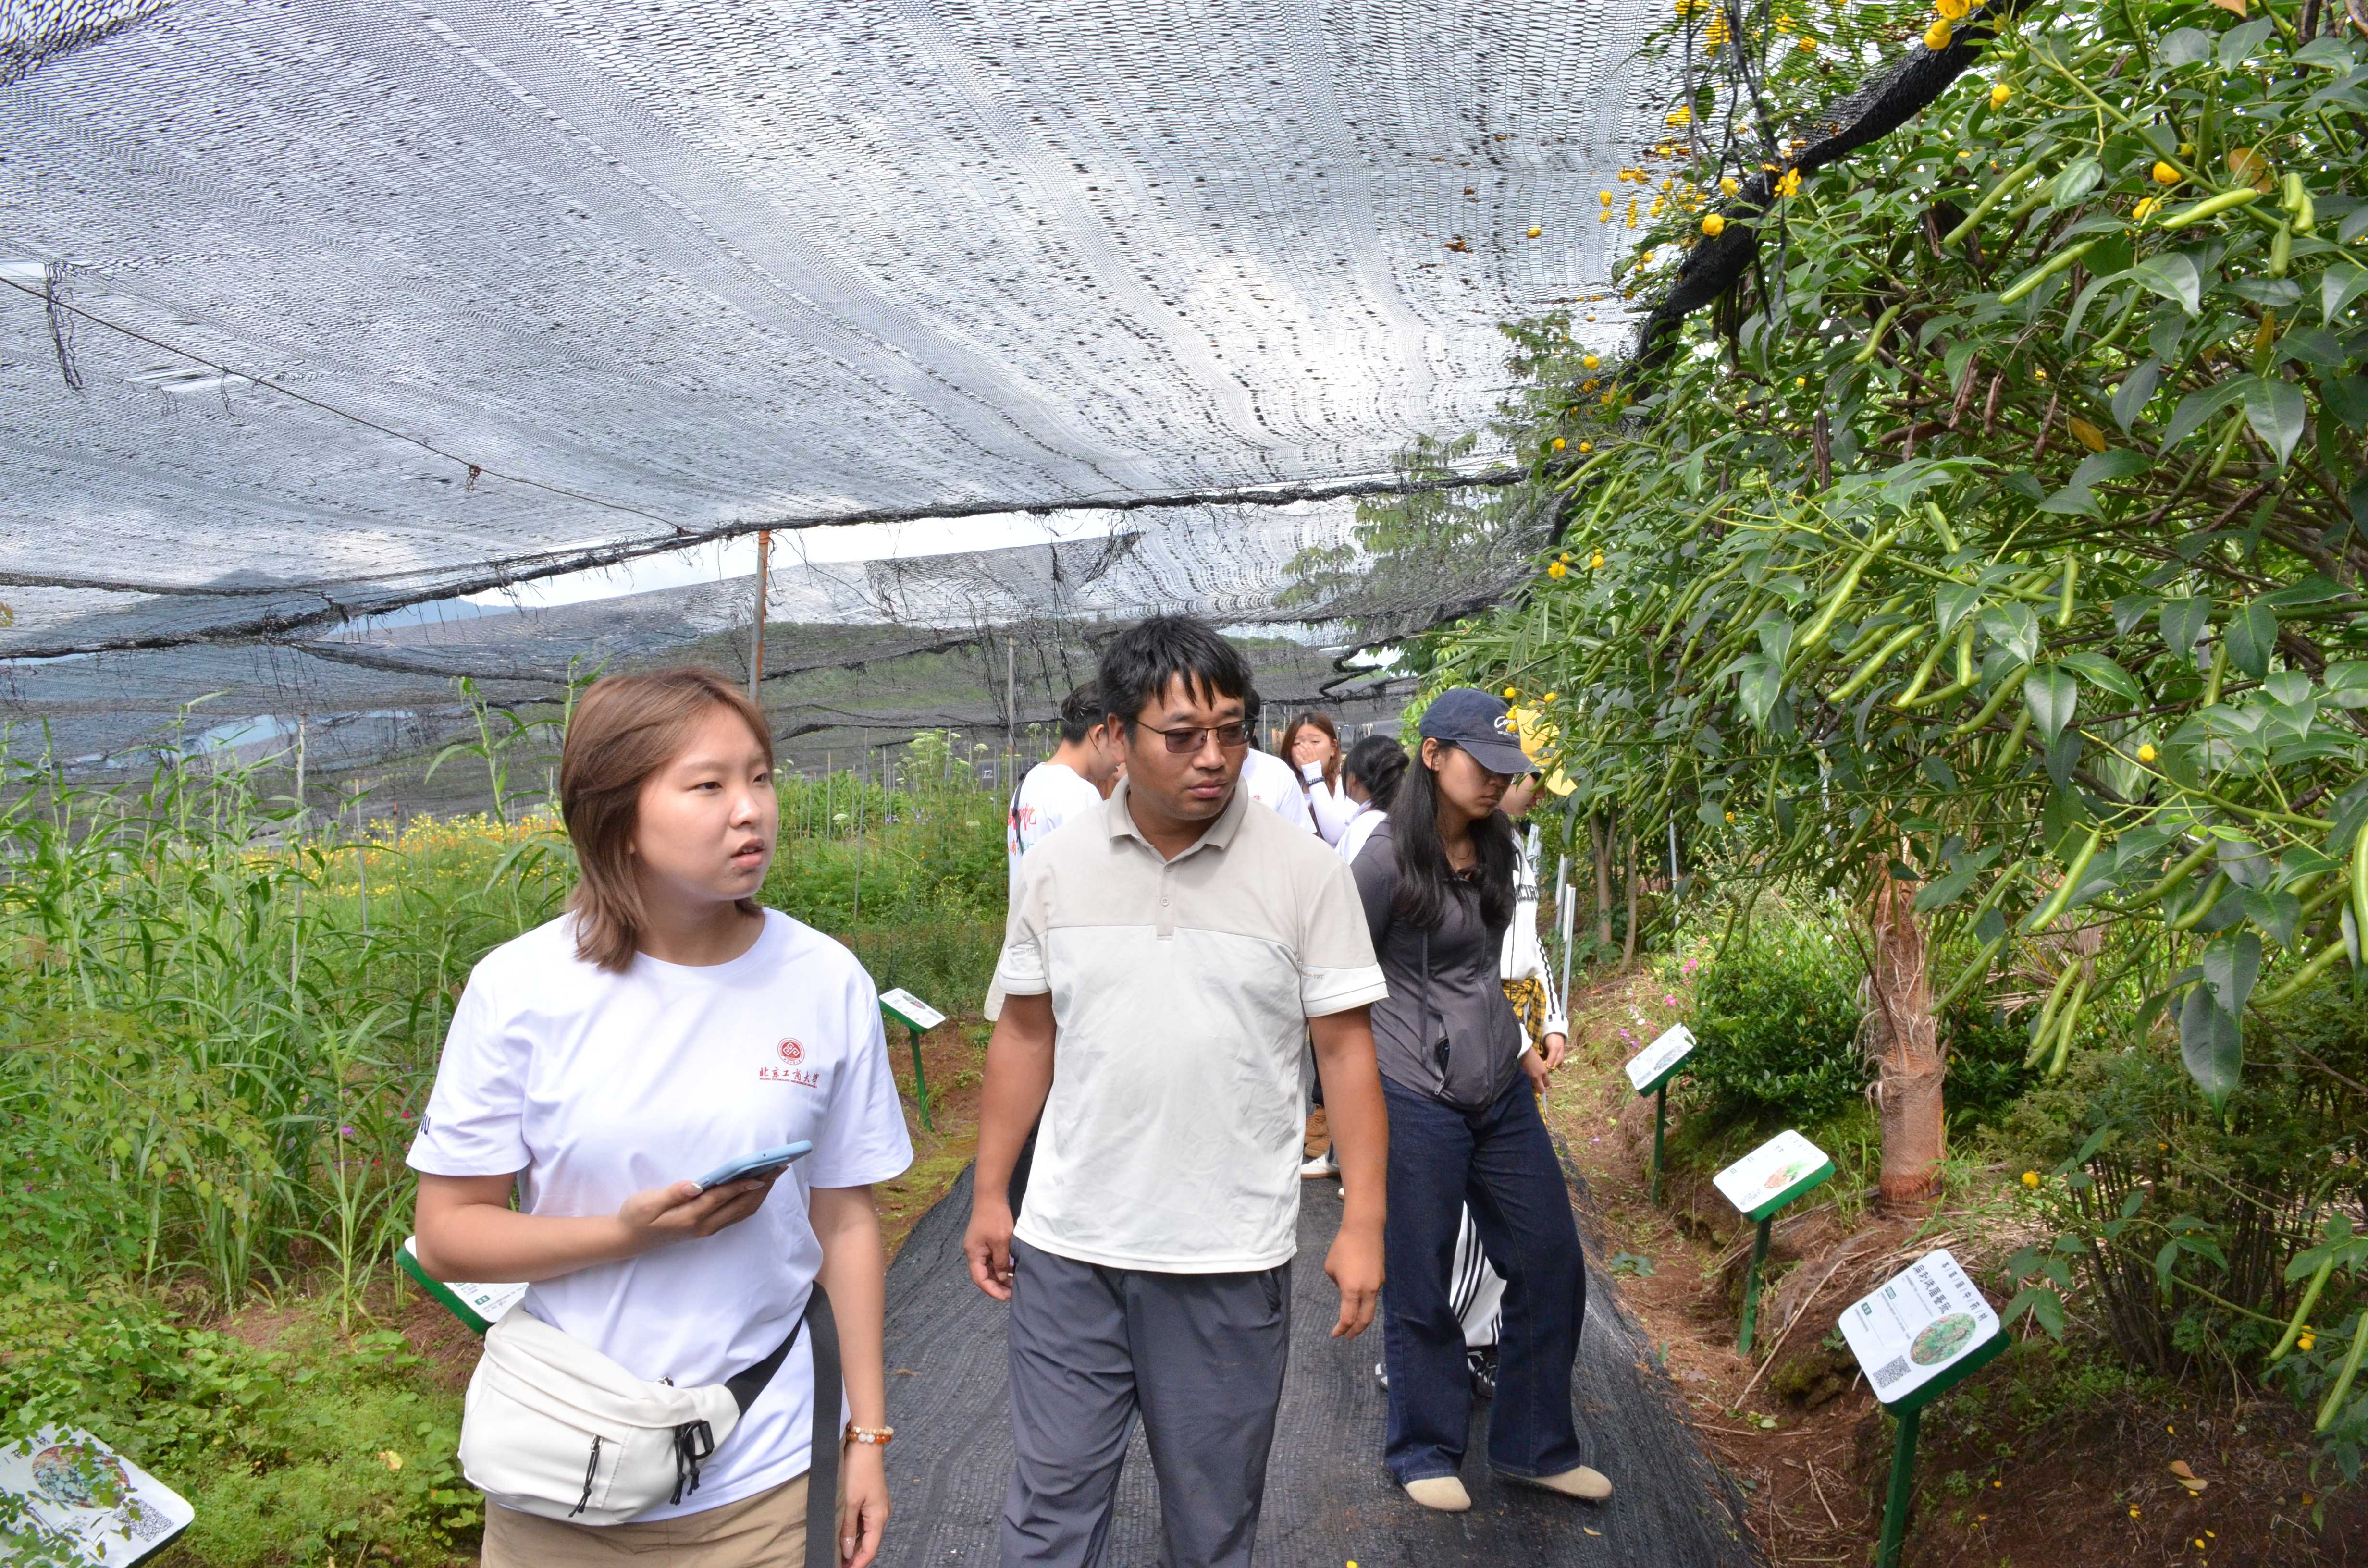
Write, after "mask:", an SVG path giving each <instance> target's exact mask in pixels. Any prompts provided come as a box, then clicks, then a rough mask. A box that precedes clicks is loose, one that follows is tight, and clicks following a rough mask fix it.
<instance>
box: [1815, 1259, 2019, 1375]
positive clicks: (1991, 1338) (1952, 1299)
mask: <svg viewBox="0 0 2368 1568" xmlns="http://www.w3.org/2000/svg"><path fill="white" fill-rule="evenodd" d="M1841 1328H1842V1337H1843V1338H1845V1339H1847V1340H1849V1341H1850V1354H1851V1355H1853V1356H1855V1357H1857V1358H1858V1364H1859V1368H1860V1369H1861V1370H1862V1371H1864V1372H1865V1373H1866V1381H1867V1382H1868V1383H1869V1384H1870V1385H1871V1386H1872V1387H1873V1390H1874V1397H1875V1398H1877V1399H1879V1400H1881V1401H1882V1402H1883V1403H1885V1404H1889V1405H1896V1406H1899V1407H1901V1408H1903V1409H1905V1408H1911V1407H1920V1406H1921V1405H1922V1404H1923V1403H1924V1402H1925V1401H1927V1400H1929V1399H1930V1398H1932V1397H1933V1396H1934V1395H1935V1394H1938V1393H1940V1392H1942V1391H1943V1390H1945V1389H1947V1388H1949V1387H1951V1386H1952V1385H1953V1384H1955V1383H1956V1382H1957V1381H1958V1380H1959V1379H1961V1378H1963V1377H1964V1376H1965V1375H1966V1374H1967V1373H1969V1372H1971V1371H1973V1370H1974V1369H1975V1368H1977V1367H1979V1366H1981V1365H1983V1364H1984V1363H1985V1362H1987V1361H1988V1360H1989V1358H1991V1357H1993V1356H1995V1355H1997V1354H1998V1352H1999V1351H2001V1350H2003V1349H2005V1348H2006V1343H2007V1341H2006V1335H2003V1334H2001V1333H1999V1332H1998V1313H1997V1312H1994V1311H1993V1310H1991V1307H1990V1304H1989V1301H1987V1299H1986V1298H1985V1297H1984V1296H1983V1295H1982V1292H1981V1290H1980V1288H1979V1287H1977V1286H1976V1285H1975V1283H1974V1282H1973V1281H1972V1280H1971V1279H1969V1278H1966V1277H1965V1271H1964V1269H1963V1268H1961V1267H1958V1264H1957V1260H1956V1259H1955V1258H1954V1257H1952V1256H1950V1255H1949V1252H1948V1250H1947V1249H1946V1248H1942V1249H1941V1250H1940V1251H1938V1252H1929V1253H1926V1254H1925V1255H1924V1256H1922V1257H1919V1258H1918V1259H1917V1260H1916V1261H1915V1262H1914V1263H1911V1264H1909V1265H1908V1266H1907V1271H1906V1272H1904V1273H1901V1274H1898V1275H1895V1276H1894V1277H1892V1278H1890V1279H1887V1280H1885V1281H1884V1283H1883V1284H1881V1285H1879V1286H1877V1287H1876V1288H1875V1290H1874V1292H1873V1294H1872V1295H1869V1296H1867V1297H1865V1298H1864V1299H1863V1300H1861V1301H1859V1302H1857V1303H1856V1304H1855V1305H1853V1306H1852V1307H1851V1308H1850V1311H1848V1312H1844V1313H1843V1314H1842V1324H1841Z"/></svg>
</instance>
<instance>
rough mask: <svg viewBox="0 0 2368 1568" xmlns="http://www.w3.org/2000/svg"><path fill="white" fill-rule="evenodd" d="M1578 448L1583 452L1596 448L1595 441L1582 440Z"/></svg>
mask: <svg viewBox="0 0 2368 1568" xmlns="http://www.w3.org/2000/svg"><path fill="white" fill-rule="evenodd" d="M1578 449H1579V450H1580V451H1582V452H1591V451H1593V450H1595V443H1594V442H1592V441H1581V442H1580V443H1579V444H1578Z"/></svg>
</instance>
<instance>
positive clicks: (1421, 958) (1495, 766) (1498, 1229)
mask: <svg viewBox="0 0 2368 1568" xmlns="http://www.w3.org/2000/svg"><path fill="white" fill-rule="evenodd" d="M1419 729H1420V733H1421V735H1422V750H1421V753H1420V755H1419V756H1417V757H1416V758H1415V760H1414V763H1413V765H1412V766H1411V767H1408V768H1407V769H1406V778H1405V779H1404V780H1403V781H1402V782H1401V783H1400V784H1399V785H1398V789H1397V793H1396V797H1395V800H1393V801H1392V802H1391V804H1390V809H1389V815H1388V817H1387V818H1386V819H1385V820H1384V821H1383V823H1382V824H1381V825H1380V826H1379V827H1378V828H1376V829H1375V830H1374V832H1373V835H1372V838H1371V839H1369V840H1368V841H1367V842H1366V845H1365V846H1364V848H1363V849H1362V850H1361V851H1360V853H1359V854H1358V856H1357V858H1356V860H1355V861H1354V862H1353V864H1352V867H1351V869H1353V871H1354V872H1355V874H1356V879H1357V891H1358V893H1359V894H1360V897H1361V898H1362V900H1363V902H1364V905H1365V919H1366V923H1367V925H1368V926H1371V928H1372V934H1373V947H1374V949H1375V951H1376V952H1377V953H1378V954H1379V955H1380V958H1381V962H1382V973H1383V977H1384V978H1385V979H1386V980H1387V981H1388V983H1389V988H1390V994H1389V996H1388V998H1387V1000H1385V1001H1383V1002H1381V1003H1378V1004H1376V1005H1375V1006H1374V1008H1373V1038H1374V1043H1375V1045H1376V1047H1377V1049H1378V1051H1379V1053H1380V1059H1381V1068H1382V1089H1383V1095H1384V1096H1386V1098H1387V1100H1388V1104H1389V1112H1390V1164H1389V1193H1388V1199H1389V1212H1388V1220H1387V1221H1386V1231H1385V1236H1386V1245H1387V1249H1388V1250H1387V1267H1388V1283H1387V1284H1386V1285H1385V1286H1384V1287H1383V1291H1382V1318H1383V1355H1384V1357H1385V1360H1386V1365H1387V1367H1388V1376H1389V1434H1388V1438H1387V1446H1386V1449H1385V1451H1384V1460H1385V1462H1386V1463H1387V1464H1388V1466H1389V1469H1390V1473H1391V1475H1393V1476H1394V1477H1395V1478H1396V1480H1397V1482H1398V1483H1399V1484H1400V1485H1402V1486H1404V1487H1405V1488H1406V1494H1407V1495H1408V1496H1410V1497H1412V1498H1413V1499H1414V1500H1415V1501H1416V1502H1417V1503H1420V1504H1421V1505H1423V1506H1425V1507H1429V1508H1437V1509H1440V1510H1442V1511H1446V1512H1451V1513H1458V1512H1462V1511H1463V1510H1464V1509H1466V1508H1469V1507H1470V1506H1472V1498H1471V1494H1470V1493H1469V1492H1468V1491H1466V1490H1465V1488H1464V1485H1463V1481H1462V1479H1461V1478H1460V1477H1459V1476H1458V1474H1457V1471H1459V1470H1460V1469H1461V1467H1462V1465H1463V1437H1464V1433H1465V1431H1466V1430H1467V1429H1468V1425H1469V1421H1470V1416H1471V1410H1472V1393H1473V1390H1472V1379H1471V1375H1470V1373H1469V1371H1468V1369H1467V1367H1466V1363H1465V1359H1464V1336H1463V1324H1462V1323H1461V1322H1460V1321H1459V1320H1458V1318H1457V1316H1456V1312H1455V1308H1454V1305H1453V1302H1452V1300H1451V1297H1450V1278H1449V1277H1450V1271H1451V1268H1452V1263H1453V1259H1454V1255H1455V1236H1456V1231H1457V1228H1458V1225H1459V1222H1460V1220H1461V1215H1462V1211H1463V1207H1464V1206H1465V1205H1466V1204H1467V1203H1468V1204H1469V1205H1470V1206H1471V1210H1472V1218H1473V1222H1474V1224H1475V1225H1476V1226H1477V1227H1478V1228H1479V1232H1480V1241H1481V1244H1482V1247H1483V1248H1484V1250H1485V1251H1486V1254H1487V1256H1488V1259H1489V1261H1490V1262H1491V1263H1493V1264H1495V1265H1496V1267H1497V1272H1499V1273H1501V1274H1502V1275H1503V1276H1504V1277H1505V1306H1504V1330H1503V1340H1502V1345H1501V1348H1500V1351H1499V1358H1498V1367H1497V1393H1496V1398H1495V1401H1494V1405H1493V1409H1492V1411H1491V1413H1490V1415H1489V1421H1488V1460H1489V1463H1490V1464H1491V1465H1492V1466H1494V1467H1495V1469H1496V1471H1497V1473H1498V1474H1500V1475H1502V1476H1505V1477H1507V1478H1508V1479H1509V1480H1513V1481H1518V1482H1522V1483H1528V1484H1531V1485H1534V1486H1540V1487H1543V1488H1545V1489H1546V1490H1548V1491H1552V1492H1558V1493H1561V1494H1565V1495H1566V1496H1572V1497H1584V1498H1588V1499H1589V1500H1593V1501H1600V1500H1601V1499H1602V1498H1605V1497H1608V1496H1610V1495H1611V1482H1610V1481H1608V1480H1606V1479H1605V1478H1604V1476H1603V1475H1602V1473H1601V1472H1600V1471H1596V1470H1594V1469H1592V1468H1590V1467H1588V1465H1586V1464H1585V1463H1583V1462H1581V1461H1582V1459H1583V1457H1584V1456H1583V1454H1582V1452H1581V1449H1580V1446H1579V1440H1578V1431H1577V1423H1576V1422H1575V1420H1574V1419H1573V1417H1572V1414H1571V1403H1570V1377H1571V1363H1572V1362H1573V1360H1574V1359H1576V1358H1577V1354H1578V1334H1579V1323H1580V1319H1581V1315H1582V1313H1583V1312H1584V1311H1585V1308H1586V1292H1587V1278H1586V1270H1585V1267H1584V1264H1583V1262H1582V1260H1581V1258H1580V1256H1579V1246H1578V1227H1577V1223H1576V1221H1574V1220H1573V1218H1572V1216H1571V1210H1570V1193H1569V1189H1568V1188H1567V1187H1565V1185H1564V1181H1563V1174H1562V1166H1561V1165H1560V1163H1559V1162H1558V1161H1557V1160H1556V1159H1555V1157H1554V1145H1553V1143H1552V1142H1551V1141H1550V1140H1549V1139H1548V1138H1547V1136H1546V1129H1545V1123H1544V1121H1543V1119H1542V1118H1541V1117H1540V1116H1539V1114H1538V1105H1537V1097H1536V1096H1537V1093H1538V1091H1539V1090H1540V1089H1542V1088H1543V1085H1544V1084H1545V1081H1546V1075H1547V1074H1550V1073H1552V1072H1553V1071H1554V1068H1555V1067H1556V1066H1558V1065H1560V1057H1561V1054H1562V1051H1561V1050H1560V1049H1559V1046H1560V1037H1558V1036H1554V1037H1549V1038H1548V1040H1547V1042H1546V1045H1547V1049H1548V1051H1550V1052H1551V1054H1550V1055H1547V1056H1541V1055H1540V1054H1539V1053H1538V1051H1534V1050H1532V1049H1531V1046H1530V1043H1529V1040H1528V1038H1527V1036H1526V1035H1525V1034H1524V1033H1523V1031H1522V1028H1521V1024H1520V1019H1519V1018H1517V1017H1515V1016H1514V1013H1513V1007H1512V1004H1511V1003H1510V1002H1508V1000H1507V999H1506V996H1505V991H1504V987H1503V986H1502V985H1501V984H1500V983H1499V982H1498V975H1497V960H1498V958H1499V955H1500V954H1501V952H1502V950H1503V946H1504V938H1505V932H1506V930H1507V928H1508V926H1510V925H1511V922H1512V918H1513V910H1514V897H1515V895H1514V872H1515V862H1516V860H1517V859H1518V858H1519V855H1520V849H1519V846H1518V845H1517V844H1516V843H1515V841H1514V836H1513V828H1512V824H1510V823H1509V822H1508V821H1507V820H1506V818H1505V816H1504V813H1503V812H1499V811H1498V810H1497V802H1498V801H1500V800H1501V799H1502V798H1503V796H1504V793H1505V787H1506V785H1507V784H1508V782H1509V781H1510V780H1511V779H1512V778H1514V777H1515V776H1517V775H1520V774H1523V773H1526V772H1528V771H1529V768H1530V763H1529V760H1528V758H1527V757H1526V756H1524V755H1523V754H1522V751H1521V747H1520V741H1519V739H1518V737H1517V735H1516V733H1515V731H1514V727H1513V723H1512V721H1511V720H1510V718H1509V717H1508V715H1507V712H1506V708H1505V704H1504V703H1502V702H1500V701H1498V700H1497V699H1496V698H1494V697H1492V696H1490V695H1489V694H1488V693H1486V692H1485V691H1477V690H1473V689H1471V688H1468V687H1458V688H1455V689H1453V690H1450V691H1446V692H1442V693H1440V696H1439V697H1438V699H1436V700H1434V701H1433V702H1432V703H1431V705H1430V707H1429V710H1428V711H1427V712H1425V713H1424V715H1423V718H1422V722H1421V724H1420V726H1419Z"/></svg>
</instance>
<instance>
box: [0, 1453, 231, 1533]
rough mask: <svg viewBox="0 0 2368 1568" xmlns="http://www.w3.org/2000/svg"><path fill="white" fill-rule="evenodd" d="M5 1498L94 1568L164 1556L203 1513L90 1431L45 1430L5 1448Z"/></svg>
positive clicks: (1, 1474) (1, 1460)
mask: <svg viewBox="0 0 2368 1568" xmlns="http://www.w3.org/2000/svg"><path fill="white" fill-rule="evenodd" d="M0 1492H6V1493H7V1494H10V1495H12V1496H13V1497H15V1498H16V1499H17V1501H18V1503H19V1504H21V1505H22V1506H23V1509H24V1511H25V1513H26V1514H27V1515H28V1516H30V1518H29V1522H31V1523H33V1524H35V1525H38V1526H39V1527H40V1528H41V1529H43V1530H46V1531H48V1532H49V1533H50V1534H51V1536H52V1537H53V1538H54V1540H51V1541H48V1542H44V1543H43V1544H45V1545H49V1546H51V1548H52V1550H53V1551H66V1552H71V1553H74V1554H75V1555H74V1556H71V1557H67V1558H65V1559H63V1561H68V1562H72V1561H77V1560H78V1561H80V1562H85V1563H90V1564H93V1565H94V1568H130V1565H131V1564H132V1563H134V1562H146V1561H147V1560H148V1559H149V1558H151V1557H153V1556H154V1555H155V1554H156V1553H157V1552H159V1551H163V1550H164V1549H165V1545H166V1543H168V1542H169V1541H171V1540H172V1539H173V1538H174V1537H175V1536H177V1535H179V1534H180V1533H181V1532H182V1531H183V1530H185V1529H187V1528H189V1521H190V1520H192V1519H194V1518H196V1517H198V1511H197V1510H196V1509H195V1508H192V1507H190V1506H189V1505H188V1502H187V1501H185V1500H184V1499H183V1498H182V1497H181V1495H180V1494H178V1493H176V1492H175V1491H174V1490H173V1489H172V1488H171V1487H169V1486H167V1485H165V1483H163V1482H161V1481H159V1480H157V1479H156V1478H155V1477H154V1476H153V1475H151V1474H149V1473H148V1472H147V1471H144V1470H142V1469H141V1468H140V1467H139V1466H138V1465H136V1464H133V1463H132V1462H131V1460H127V1459H125V1458H124V1457H123V1456H122V1455H120V1454H119V1453H117V1452H116V1451H115V1450H114V1449H110V1448H108V1446H107V1445H106V1444H105V1443H103V1442H100V1441H99V1440H98V1439H97V1437H92V1436H91V1435H90V1434H89V1433H87V1432H84V1431H79V1430H71V1429H69V1430H61V1429H60V1428H58V1427H55V1426H45V1427H43V1428H42V1429H41V1430H40V1432H39V1433H38V1434H36V1435H35V1436H34V1437H32V1438H31V1439H30V1440H29V1441H27V1442H19V1443H7V1444H0Z"/></svg>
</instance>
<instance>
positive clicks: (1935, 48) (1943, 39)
mask: <svg viewBox="0 0 2368 1568" xmlns="http://www.w3.org/2000/svg"><path fill="white" fill-rule="evenodd" d="M1955 36H1956V35H1954V34H1953V33H1952V32H1950V31H1949V19H1948V18H1947V17H1941V19H1940V20H1939V21H1937V22H1934V23H1933V24H1932V25H1931V26H1930V27H1929V28H1925V29H1924V47H1925V48H1927V49H1929V50H1930V51H1932V52H1933V53H1935V54H1938V53H1940V52H1941V51H1942V50H1944V49H1946V48H1948V47H1949V40H1951V39H1952V38H1953V37H1955Z"/></svg>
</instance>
